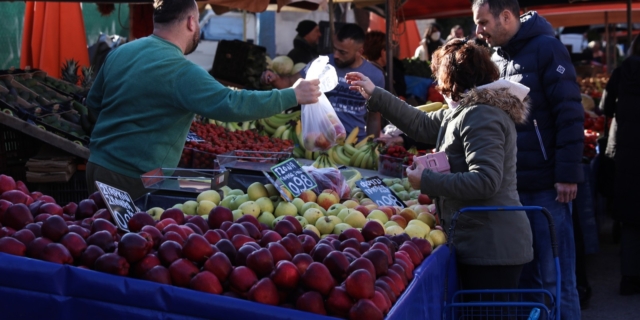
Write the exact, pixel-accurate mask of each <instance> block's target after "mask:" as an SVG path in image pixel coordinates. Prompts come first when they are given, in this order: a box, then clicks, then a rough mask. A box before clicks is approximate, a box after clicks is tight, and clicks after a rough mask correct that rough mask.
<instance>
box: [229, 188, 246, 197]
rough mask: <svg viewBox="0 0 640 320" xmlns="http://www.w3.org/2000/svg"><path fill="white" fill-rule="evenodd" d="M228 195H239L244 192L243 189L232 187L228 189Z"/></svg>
mask: <svg viewBox="0 0 640 320" xmlns="http://www.w3.org/2000/svg"><path fill="white" fill-rule="evenodd" d="M227 194H228V195H233V196H241V195H243V194H244V191H242V190H240V189H232V190H231V191H229V193H227Z"/></svg>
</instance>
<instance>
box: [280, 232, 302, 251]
mask: <svg viewBox="0 0 640 320" xmlns="http://www.w3.org/2000/svg"><path fill="white" fill-rule="evenodd" d="M280 244H281V245H282V246H283V247H284V248H285V249H287V251H288V252H289V254H291V256H292V257H293V256H295V255H296V254H298V253H303V252H304V250H303V249H302V243H301V242H300V239H298V237H297V236H296V235H295V234H293V233H289V234H287V235H286V236H285V237H284V238H282V240H280Z"/></svg>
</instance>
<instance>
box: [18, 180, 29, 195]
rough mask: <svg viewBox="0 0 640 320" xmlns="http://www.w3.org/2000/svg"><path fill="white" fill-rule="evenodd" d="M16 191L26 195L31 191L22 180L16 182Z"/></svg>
mask: <svg viewBox="0 0 640 320" xmlns="http://www.w3.org/2000/svg"><path fill="white" fill-rule="evenodd" d="M16 189H17V190H20V191H22V192H24V193H25V194H29V189H28V188H27V186H26V185H25V184H24V182H22V181H20V180H18V181H16Z"/></svg>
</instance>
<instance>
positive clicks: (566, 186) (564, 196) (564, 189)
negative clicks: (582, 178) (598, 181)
mask: <svg viewBox="0 0 640 320" xmlns="http://www.w3.org/2000/svg"><path fill="white" fill-rule="evenodd" d="M554 187H556V191H557V192H558V197H557V198H556V201H558V202H562V203H568V202H569V201H571V200H573V199H575V198H576V195H577V194H578V185H577V184H575V183H561V182H558V183H556V184H555V185H554Z"/></svg>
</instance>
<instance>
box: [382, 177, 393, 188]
mask: <svg viewBox="0 0 640 320" xmlns="http://www.w3.org/2000/svg"><path fill="white" fill-rule="evenodd" d="M382 183H384V184H385V185H387V187H390V186H392V185H393V179H391V178H384V179H382Z"/></svg>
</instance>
